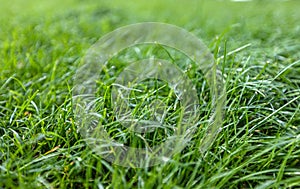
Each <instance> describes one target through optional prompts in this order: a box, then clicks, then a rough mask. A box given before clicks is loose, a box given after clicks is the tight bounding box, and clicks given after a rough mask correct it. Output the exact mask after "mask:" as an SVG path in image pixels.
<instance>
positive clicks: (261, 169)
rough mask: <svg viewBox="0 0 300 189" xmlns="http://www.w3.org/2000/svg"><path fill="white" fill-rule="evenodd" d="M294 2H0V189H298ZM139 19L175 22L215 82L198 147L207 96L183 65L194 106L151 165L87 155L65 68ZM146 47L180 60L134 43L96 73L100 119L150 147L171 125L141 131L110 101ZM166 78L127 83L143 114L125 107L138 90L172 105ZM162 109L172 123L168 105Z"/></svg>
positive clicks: (170, 52)
mask: <svg viewBox="0 0 300 189" xmlns="http://www.w3.org/2000/svg"><path fill="white" fill-rule="evenodd" d="M299 10H300V1H297V0H290V1H279V0H276V1H275V0H274V1H271V0H269V1H268V0H261V1H259V0H253V1H245V2H238V1H227V0H223V1H221V0H218V1H217V0H212V1H208V0H207V1H206V0H199V1H196V0H187V1H179V0H164V1H159V0H153V1H146V0H132V1H122V0H115V1H104V0H100V1H97V2H96V1H95V2H94V1H92V0H86V1H79V0H66V1H58V0H53V1H35V0H29V1H21V0H14V1H4V0H0V188H300V11H299ZM149 21H151V22H164V23H169V24H173V25H177V26H179V27H181V28H184V29H185V30H187V31H189V32H190V33H192V34H194V35H195V36H197V37H198V38H200V39H201V40H202V41H203V43H204V44H205V45H206V46H207V47H208V49H209V50H210V52H211V54H212V55H213V57H214V60H215V63H216V64H217V65H218V67H219V69H220V70H221V71H222V76H223V79H224V83H225V88H226V97H227V98H226V103H225V107H224V109H223V110H224V116H223V124H222V130H221V131H220V132H219V134H218V135H217V136H216V138H215V140H213V141H211V142H213V143H212V144H210V147H209V148H208V149H207V150H206V151H205V152H201V151H200V150H199V147H200V146H201V139H202V138H203V136H204V135H205V132H207V130H206V128H207V127H208V120H209V116H210V112H211V111H212V98H211V97H210V91H209V86H208V84H207V81H206V79H205V78H204V77H203V73H201V71H199V69H198V68H197V66H192V67H191V68H190V69H189V70H188V71H187V72H186V73H187V76H188V77H189V79H190V81H191V82H192V83H193V84H194V85H195V87H196V89H197V96H198V98H199V99H198V100H199V102H200V103H199V106H198V107H199V110H198V112H199V118H198V122H197V124H195V127H196V128H197V132H195V133H194V135H193V137H192V139H191V141H190V142H189V143H188V145H187V146H185V148H184V149H182V150H181V151H180V152H178V153H176V154H174V155H173V156H172V158H170V159H169V160H168V161H165V162H163V163H160V164H158V165H155V166H149V167H148V166H144V167H141V168H138V167H135V166H134V165H131V166H125V167H124V166H119V165H116V164H114V163H112V162H110V161H108V160H107V159H105V158H103V157H102V156H100V155H99V154H98V153H95V152H94V151H93V147H92V146H90V145H88V143H87V141H86V138H85V137H84V135H83V133H82V132H80V128H79V125H78V120H76V115H75V113H76V112H75V111H74V103H75V102H74V101H72V99H73V92H74V91H73V88H74V86H75V85H76V84H77V83H74V76H75V75H76V72H77V71H78V70H79V69H80V67H81V66H82V65H84V61H83V59H84V57H85V55H86V52H87V51H88V50H89V48H90V47H91V46H92V45H93V44H95V43H96V42H97V41H98V40H99V39H100V38H101V37H102V36H104V35H105V34H107V33H109V32H111V31H113V30H115V29H117V28H119V27H122V26H126V25H128V24H134V23H139V22H149ZM166 35H168V33H167V32H166ZM177 40H185V39H177ZM153 56H157V57H159V58H162V59H168V60H169V61H171V62H173V63H174V64H175V63H176V64H181V63H182V64H184V63H186V62H189V61H190V60H187V59H188V58H187V57H186V56H184V55H182V54H181V53H179V52H176V50H174V49H170V48H167V47H163V46H160V45H152V46H151V45H144V46H143V45H141V46H137V47H132V48H129V49H126V50H124V51H122V52H120V54H119V56H118V57H113V58H112V59H111V60H110V61H109V63H108V64H107V67H106V68H105V69H104V70H102V72H101V74H100V78H101V79H99V80H98V81H97V85H98V86H97V87H98V90H97V95H98V97H99V99H98V100H99V103H98V106H97V108H98V111H99V112H98V115H99V117H101V124H102V125H103V126H104V128H105V129H106V131H107V133H109V135H110V136H111V137H113V138H114V139H115V140H118V141H119V142H122V143H125V144H126V145H128V146H135V147H138V146H145V142H144V140H146V141H148V144H149V145H156V144H157V143H162V142H164V139H165V138H166V137H170V136H171V135H172V134H173V133H172V129H156V130H155V131H154V132H152V133H150V134H147V135H143V137H142V136H141V135H140V134H135V133H134V132H132V131H131V130H129V129H127V128H124V127H123V126H122V124H120V123H119V122H118V120H117V119H116V115H115V112H114V110H113V102H112V100H111V98H110V96H111V95H112V93H113V92H112V91H113V90H112V88H113V86H114V82H115V81H116V79H117V78H118V74H120V73H121V72H122V70H124V67H125V65H126V62H132V61H138V60H141V59H145V58H149V57H153ZM190 62H191V61H190ZM191 65H194V64H192V63H191ZM179 67H180V66H179ZM183 67H184V66H183ZM180 68H181V67H180ZM139 69H140V68H139ZM166 86H167V85H166V83H165V82H164V81H161V80H160V81H154V80H146V81H143V82H141V83H140V85H138V86H135V87H136V88H137V91H146V92H144V93H141V92H137V93H134V94H131V95H132V96H134V97H136V98H135V99H133V100H132V102H131V104H133V105H134V107H135V108H133V109H132V111H133V112H134V114H135V116H144V114H143V113H145V114H147V113H148V114H149V113H150V114H151V112H150V110H144V109H143V111H144V112H143V111H140V110H138V109H136V107H143V106H144V104H145V101H143V99H146V98H145V96H147V99H148V98H150V96H151V95H152V96H153V94H155V95H154V96H155V97H156V98H159V99H161V101H164V102H168V103H169V104H167V105H169V106H170V107H171V106H172V105H174V102H176V96H174V94H173V93H172V91H171V90H170V89H169V88H168V87H166ZM142 89H143V90H142ZM158 92H160V93H158ZM137 99H142V100H140V101H139V100H137ZM156 102H160V101H156ZM145 107H146V106H145ZM141 114H143V115H141ZM170 115H171V116H170V118H169V119H168V120H167V121H168V122H170V124H171V125H172V124H173V125H176V123H178V119H179V117H180V110H177V109H175V110H173V112H171V113H170ZM172 116H173V117H172Z"/></svg>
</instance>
